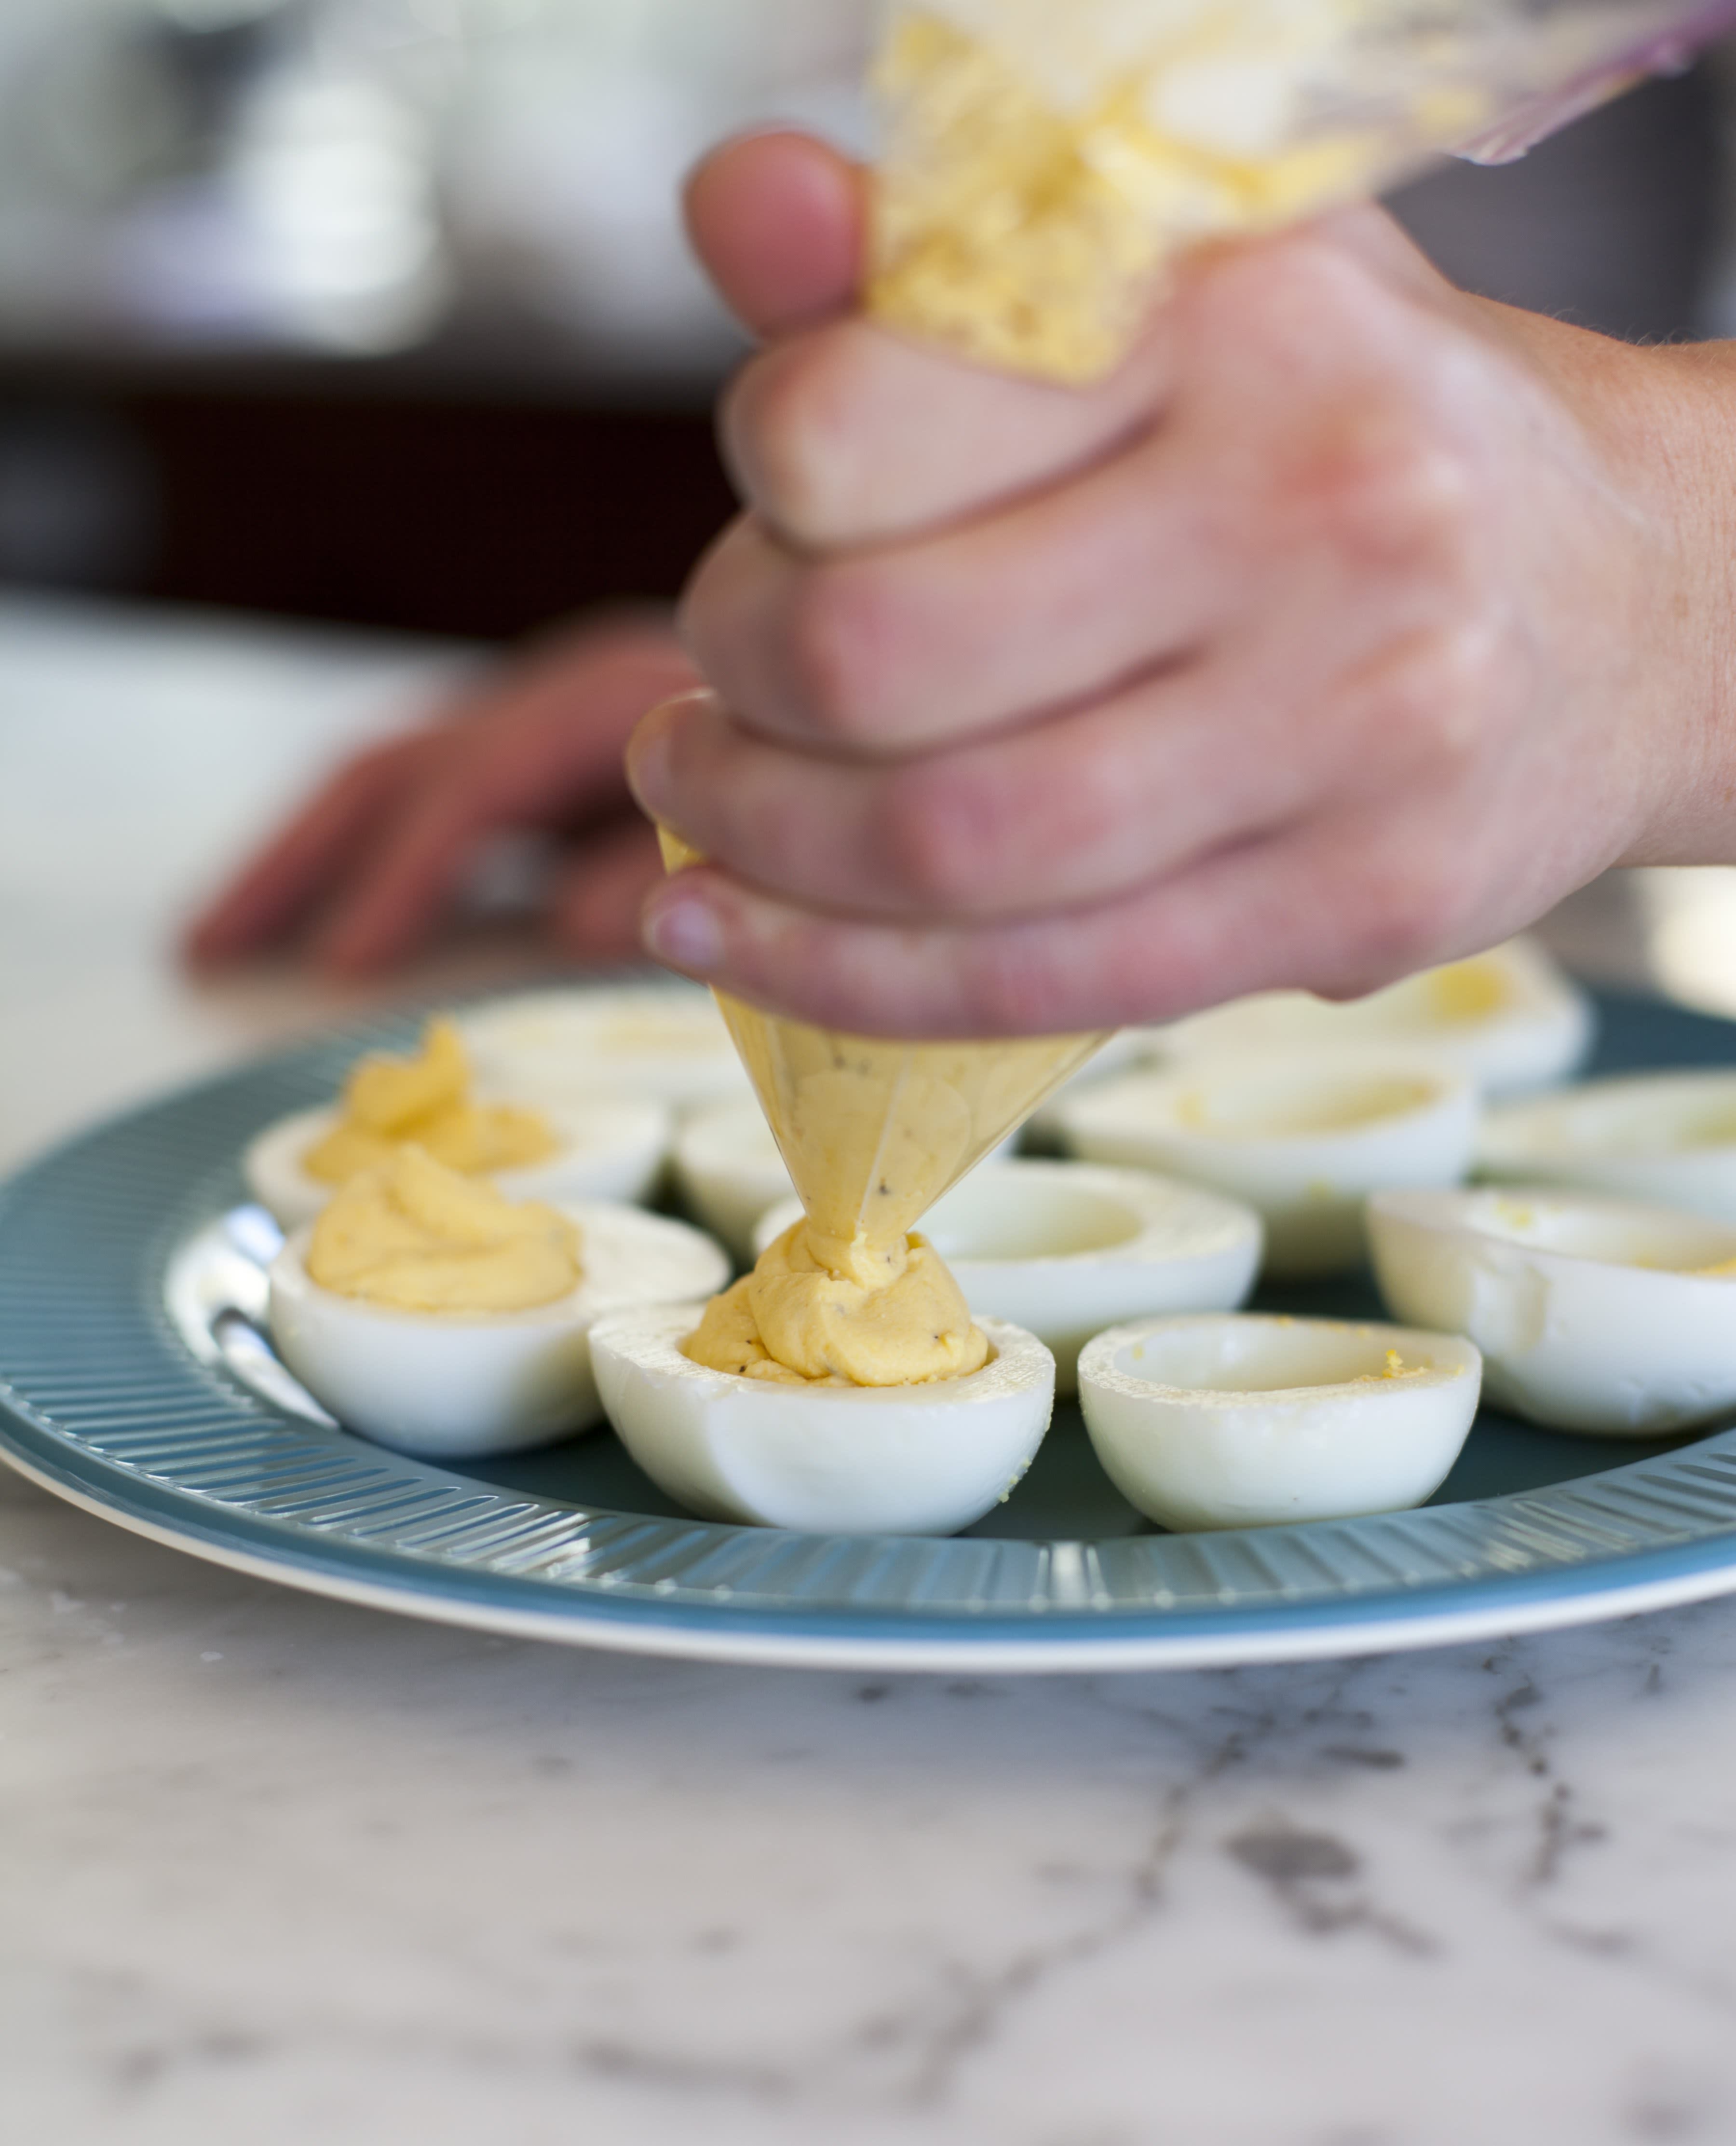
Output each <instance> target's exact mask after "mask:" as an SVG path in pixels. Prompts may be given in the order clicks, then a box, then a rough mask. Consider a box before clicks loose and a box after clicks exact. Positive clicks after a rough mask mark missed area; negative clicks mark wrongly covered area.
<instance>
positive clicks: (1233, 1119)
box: [1059, 1053, 1479, 1275]
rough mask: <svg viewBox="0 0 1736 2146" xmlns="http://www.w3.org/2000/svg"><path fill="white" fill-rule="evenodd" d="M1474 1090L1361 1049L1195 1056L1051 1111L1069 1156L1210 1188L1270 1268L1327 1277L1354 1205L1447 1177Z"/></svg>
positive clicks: (1337, 1266) (1460, 1171)
mask: <svg viewBox="0 0 1736 2146" xmlns="http://www.w3.org/2000/svg"><path fill="white" fill-rule="evenodd" d="M1478 1111H1479V1105H1478V1100H1477V1091H1476V1090H1475V1088H1474V1086H1473V1085H1471V1083H1470V1081H1469V1080H1467V1079H1466V1078H1465V1076H1464V1075H1463V1074H1460V1073H1454V1072H1453V1071H1449V1069H1447V1068H1445V1067H1444V1066H1439V1065H1438V1064H1435V1063H1434V1062H1433V1061H1428V1060H1422V1059H1419V1060H1413V1061H1399V1060H1394V1059H1389V1058H1382V1057H1379V1056H1374V1055H1372V1054H1369V1055H1363V1054H1357V1055H1350V1054H1347V1053H1329V1054H1323V1055H1313V1054H1286V1055H1285V1056H1280V1057H1277V1058H1254V1057H1248V1056H1232V1057H1228V1058H1213V1059H1208V1058H1201V1059H1200V1060H1198V1061H1194V1062H1191V1063H1190V1064H1187V1065H1185V1066H1182V1067H1180V1069H1179V1070H1177V1071H1174V1072H1169V1073H1160V1072H1148V1073H1129V1074H1125V1075H1123V1076H1122V1077H1121V1078H1120V1080H1111V1081H1108V1082H1106V1083H1105V1085H1103V1086H1102V1087H1100V1088H1091V1089H1087V1090H1084V1091H1083V1092H1082V1093H1081V1094H1080V1095H1077V1096H1075V1098H1073V1099H1072V1100H1070V1101H1069V1102H1068V1103H1066V1104H1065V1105H1063V1106H1062V1108H1061V1110H1060V1113H1059V1122H1060V1131H1061V1136H1062V1139H1063V1140H1064V1142H1065V1145H1066V1146H1067V1148H1068V1149H1069V1150H1070V1152H1071V1153H1073V1154H1075V1155H1080V1156H1082V1157H1083V1158H1084V1159H1085V1160H1087V1161H1090V1162H1105V1163H1115V1164H1118V1165H1124V1166H1126V1165H1130V1166H1132V1167H1134V1168H1136V1169H1141V1170H1159V1171H1162V1172H1165V1174H1167V1175H1171V1176H1175V1177H1181V1178H1185V1179H1187V1180H1190V1182H1192V1183H1195V1184H1198V1185H1210V1186H1211V1187H1212V1188H1213V1189H1214V1190H1217V1191H1220V1192H1224V1193H1227V1194H1228V1195H1230V1197H1231V1198H1232V1199H1235V1200H1244V1201H1245V1202H1246V1203H1247V1205H1249V1206H1250V1207H1252V1208H1255V1210H1257V1211H1258V1212H1259V1213H1260V1215H1261V1216H1262V1217H1263V1218H1264V1220H1265V1229H1266V1250H1265V1264H1266V1270H1267V1271H1268V1272H1269V1273H1271V1274H1275V1275H1315V1274H1329V1273H1334V1272H1339V1271H1341V1270H1344V1269H1345V1268H1348V1267H1353V1266H1355V1265H1357V1264H1358V1263H1359V1261H1360V1260H1361V1259H1362V1257H1363V1255H1364V1234H1363V1222H1362V1205H1363V1202H1364V1200H1365V1199H1366V1198H1367V1196H1368V1195H1369V1193H1370V1192H1373V1191H1374V1190H1378V1189H1379V1187H1381V1186H1383V1185H1456V1184H1458V1183H1459V1181H1460V1180H1462V1179H1463V1178H1464V1175H1465V1173H1466V1171H1467V1170H1469V1166H1470V1160H1471V1150H1472V1145H1473V1142H1474V1139H1475V1136H1476V1127H1477V1119H1478Z"/></svg>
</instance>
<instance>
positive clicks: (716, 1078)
mask: <svg viewBox="0 0 1736 2146" xmlns="http://www.w3.org/2000/svg"><path fill="white" fill-rule="evenodd" d="M458 1027H459V1032H460V1033H461V1036H463V1038H464V1045H465V1048H466V1051H468V1052H469V1053H470V1057H471V1064H472V1065H473V1066H475V1067H476V1076H477V1079H478V1081H479V1082H481V1083H483V1084H486V1085H487V1086H489V1087H490V1088H491V1089H492V1090H496V1091H498V1092H499V1093H500V1094H501V1095H510V1096H511V1097H512V1099H513V1100H515V1101H519V1102H525V1103H529V1104H532V1105H545V1104H549V1103H555V1104H560V1103H563V1102H570V1101H571V1100H574V1099H575V1098H577V1097H582V1096H586V1095H591V1094H593V1093H595V1092H596V1091H597V1090H604V1091H606V1092H609V1093H613V1094H622V1095H636V1096H646V1097H651V1098H654V1099H656V1100H659V1101H661V1102H664V1103H667V1104H669V1105H672V1106H673V1107H674V1108H676V1110H691V1109H694V1108H696V1107H697V1106H698V1105H701V1104H704V1103H707V1102H711V1101H716V1100H721V1099H723V1098H725V1097H727V1096H739V1095H746V1094H747V1093H749V1092H751V1091H750V1090H749V1087H748V1081H747V1075H746V1073H745V1072H744V1071H742V1067H741V1060H740V1059H739V1058H738V1057H737V1056H736V1047H735V1046H734V1045H733V1044H732V1043H731V1041H730V1034H729V1031H728V1030H727V1029H726V1027H725V1026H724V1023H723V1016H722V1015H721V1014H720V1013H719V1012H718V1011H717V1006H716V1001H715V1000H714V999H713V998H712V996H711V993H710V992H709V991H701V990H699V989H697V988H696V987H694V986H684V985H680V984H673V983H662V984H656V983H645V984H622V985H616V986H610V987H607V988H603V989H597V988H586V987H583V986H569V987H567V988H565V989H561V990H555V991H523V992H518V993H516V994H514V995H512V996H509V997H506V998H499V999H493V1000H491V1001H488V1002H487V1003H486V1005H483V1006H472V1007H470V1008H469V1009H467V1010H466V1011H464V1012H462V1013H461V1014H460V1015H459V1016H458Z"/></svg>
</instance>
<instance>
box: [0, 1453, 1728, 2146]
mask: <svg viewBox="0 0 1736 2146" xmlns="http://www.w3.org/2000/svg"><path fill="white" fill-rule="evenodd" d="M1733 1761H1736V1605H1732V1604H1714V1605H1707V1606H1705V1607H1704V1608H1700V1609H1694V1610H1689V1611H1684V1612H1678V1613H1672V1614H1668V1615H1664V1616H1659V1617H1654V1618H1650V1619H1639V1620H1634V1621H1630V1622H1628V1623H1624V1624H1614V1625H1610V1626H1607V1627H1604V1628H1600V1629H1593V1630H1589V1631H1585V1632H1581V1633H1569V1634H1555V1635H1550V1636H1548V1637H1544V1638H1537V1639H1526V1640H1524V1641H1522V1642H1517V1643H1514V1644H1512V1645H1509V1646H1504V1647H1497V1648H1493V1649H1491V1648H1489V1647H1482V1648H1472V1649H1453V1650H1447V1651H1444V1652H1441V1653H1439V1654H1416V1655H1409V1656H1403V1657H1394V1658H1389V1659H1374V1660H1369V1661H1360V1662H1345V1663H1334V1664H1311V1665H1307V1666H1303V1667H1295V1668H1287V1669H1264V1670H1263V1669H1247V1670H1239V1671H1221V1672H1209V1673H1197V1674H1182V1675H1171V1676H1159V1675H1135V1676H1127V1677H1104V1678H1098V1679H1078V1680H1074V1679H1027V1680H1020V1679H957V1678H952V1679H928V1678H916V1677H910V1678H903V1677H880V1678H875V1679H863V1678H861V1677H850V1676H828V1675H825V1674H796V1673H791V1672H778V1671H759V1670H751V1669H718V1668H716V1667H705V1666H700V1665H688V1664H671V1663H661V1662H653V1661H641V1660H635V1659H628V1658H624V1657H613V1656H609V1655H604V1654H586V1653H582V1652H568V1651H567V1650H565V1649H551V1648H544V1647H540V1646H537V1645H535V1644H528V1643H526V1644H518V1643H511V1642H504V1641H500V1640H494V1639H486V1638H483V1637H481V1636H477V1635H474V1634H466V1633H461V1632H455V1631H449V1630H446V1629H441V1628H439V1627H436V1626H430V1625H420V1624H412V1623H410V1622H407V1621H404V1620H400V1619H394V1618H390V1617H387V1616H383V1615H380V1614H374V1613H371V1612H367V1611H362V1610H357V1609H349V1608H347V1607H343V1606H340V1605H332V1604H327V1603H322V1602H320V1601H317V1600H312V1599H310V1598H307V1597H302V1596H299V1595H292V1594H288V1593H286V1592H283V1591H282V1590H277V1589H273V1588H271V1587H268V1586H266V1585H262V1584H258V1583H255V1582H253V1581H251V1580H243V1579H241V1578H238V1577H236V1576H234V1575H228V1574H226V1573H223V1572H222V1571H220V1570H217V1569H216V1568H212V1567H209V1566H205V1565H199V1564H197V1563H195V1562H193V1561H192V1560H188V1559H186V1558H183V1557H182V1556H180V1555H177V1554H175V1553H172V1552H170V1551H167V1550H159V1549H157V1547H155V1546H154V1545H149V1544H147V1543H144V1542H141V1541H138V1540H134V1539H132V1538H129V1537H127V1536H125V1535H121V1534H119V1533H117V1531H116V1530H112V1529H111V1528H109V1527H108V1526H107V1525H104V1524H103V1523H101V1522H99V1521H97V1520H92V1519H88V1518H87V1517H86V1516H84V1515H81V1514H78V1513H77V1512H74V1511H72V1510H70V1509H67V1508H65V1507H63V1506H61V1505H58V1504H57V1503H55V1502H53V1501H52V1500H48V1499H47V1498H46V1497H44V1496H42V1495H40V1494H39V1493H37V1491H35V1490H32V1489H31V1488H29V1487H28V1486H27V1485H23V1484H22V1483H18V1482H16V1481H11V1480H8V1481H7V1482H6V1484H5V1485H4V1488H3V1489H0V1874H3V1875H0V1898H3V1899H5V1901H6V1902H7V1912H6V1917H5V1923H4V1927H3V1929H0V2116H4V2117H5V2118H6V2119H7V2124H6V2129H8V2130H14V2127H16V2129H15V2130H14V2135H17V2136H20V2137H29V2138H33V2139H54V2140H56V2141H57V2142H60V2141H64V2142H68V2146H82V2142H84V2141H86V2140H89V2141H92V2142H95V2141H107V2140H108V2139H125V2140H127V2141H132V2140H135V2139H137V2140H139V2141H142V2142H155V2141H156V2140H157V2139H162V2140H165V2141H167V2140H168V2139H171V2138H173V2139H177V2140H182V2141H184V2140H186V2139H188V2138H194V2139H202V2138H204V2137H207V2136H209V2137H212V2138H213V2139H215V2138H216V2137H217V2136H219V2135H235V2136H238V2137H245V2138H247V2139H248V2140H249V2141H250V2142H251V2141H260V2142H265V2146H276V2142H277V2141H278V2140H282V2141H286V2142H287V2141H291V2140H296V2141H302V2140H305V2139H307V2138H309V2137H310V2136H312V2135H313V2134H314V2127H315V2126H316V2125H317V2127H318V2132H319V2135H320V2136H321V2137H322V2139H324V2140H327V2141H332V2142H345V2146H347V2142H349V2141H352V2140H354V2141H357V2142H360V2141H362V2140H373V2139H382V2138H387V2137H391V2138H394V2139H396V2138H398V2137H414V2138H416V2139H419V2140H427V2141H432V2142H445V2141H447V2140H451V2141H453V2142H456V2141H458V2140H460V2139H474V2138H475V2137H476V2136H478V2135H488V2136H496V2137H501V2138H511V2139H514V2140H523V2141H527V2142H540V2141H541V2140H544V2139H546V2140H548V2141H550V2142H553V2141H555V2140H556V2139H561V2140H563V2141H564V2140H567V2139H572V2138H586V2139H589V2138H593V2137H596V2138H601V2137H607V2138H610V2139H620V2140H626V2141H641V2140H642V2141H646V2142H657V2143H658V2146H661V2142H663V2141H665V2140H667V2141H671V2142H674V2141H676V2140H677V2139H681V2140H686V2139H689V2138H691V2137H692V2136H693V2135H695V2133H696V2129H697V2131H698V2132H699V2133H701V2134H703V2136H704V2137H705V2138H706V2139H707V2140H708V2141H716V2142H719V2146H735V2142H736V2141H738V2140H739V2141H741V2142H746V2141H748V2140H754V2141H761V2142H771V2143H772V2146H783V2142H784V2141H786V2140H787V2141H790V2142H792V2146H793V2142H797V2141H801V2142H804V2146H806V2142H807V2141H812V2140H820V2139H825V2140H840V2141H844V2142H856V2141H859V2140H860V2141H878V2140H880V2139H888V2140H900V2141H901V2140H906V2139H908V2140H910V2141H913V2142H917V2146H927V2142H929V2141H934V2142H940V2141H945V2142H948V2146H950V2142H960V2146H977V2142H979V2141H980V2142H984V2146H987V2142H990V2141H996V2142H1005V2146H1148V2142H1149V2146H1158V2142H1168V2141H1170V2140H1172V2139H1185V2140H1186V2141H1188V2142H1190V2146H1191V2142H1193V2141H1196V2140H1197V2141H1200V2142H1202V2146H1269V2142H1270V2146H1293V2142H1294V2146H1436V2142H1440V2146H1448V2142H1451V2146H1459V2142H1463V2141H1465V2140H1469V2139H1499V2140H1506V2139H1514V2140H1516V2141H1517V2140H1521V2139H1524V2140H1555V2139H1559V2140H1562V2141H1568V2140H1572V2141H1574V2142H1576V2146H1578V2143H1579V2142H1583V2143H1584V2146H1601V2142H1604V2141H1610V2142H1616V2141H1627V2140H1647V2139H1687V2140H1692V2139H1708V2140H1714V2139H1724V2138H1728V2137H1729V2136H1730V2135H1731V2134H1732V2131H1733V2129H1736V2061H1733V2059H1732V2056H1731V2049H1732V2041H1733V2036H1732V2029H1733V2026H1736V1974H1733V1970H1732V1957H1731V1947H1730V1944H1729V1935H1728V1930H1729V1921H1730V1914H1729V1909H1730V1905H1731V1903H1732V1900H1733V1899H1736V1812H1733V1809H1732V1804H1731V1799H1730V1796H1729V1790H1728V1788H1727V1785H1726V1784H1727V1781H1728V1779H1729V1776H1730V1774H1731V1772H1732V1769H1733Z"/></svg>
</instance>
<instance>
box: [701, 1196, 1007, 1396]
mask: <svg viewBox="0 0 1736 2146" xmlns="http://www.w3.org/2000/svg"><path fill="white" fill-rule="evenodd" d="M682 1348H683V1352H684V1354H686V1355H687V1356H689V1357H691V1360H693V1362H695V1363H696V1364H703V1365H705V1366H706V1369H707V1370H713V1371H733V1372H734V1373H736V1375H737V1376H738V1377H741V1378H746V1379H765V1380H774V1381H776V1383H777V1384H779V1385H831V1386H920V1385H932V1384H933V1383H934V1382H935V1380H940V1379H963V1378H968V1377H969V1376H970V1374H971V1372H973V1371H980V1370H981V1369H982V1367H983V1365H985V1364H986V1363H987V1362H988V1360H989V1344H988V1340H987V1338H986V1336H985V1335H984V1334H983V1333H982V1332H981V1330H980V1329H979V1328H978V1327H976V1326H975V1325H973V1324H972V1323H971V1319H970V1306H969V1305H967V1304H966V1303H965V1295H964V1291H963V1290H961V1289H960V1287H959V1285H958V1284H957V1282H955V1280H953V1278H952V1275H950V1273H949V1272H948V1270H947V1268H946V1264H945V1261H944V1260H942V1259H941V1258H940V1255H939V1253H938V1252H936V1251H935V1249H934V1247H933V1246H932V1245H930V1244H928V1243H926V1242H925V1240H923V1239H922V1238H920V1237H914V1236H909V1237H907V1236H899V1237H894V1238H891V1239H890V1240H885V1241H883V1242H881V1243H880V1244H870V1242H869V1241H868V1240H866V1238H863V1239H860V1240H857V1241H856V1243H855V1244H853V1245H850V1246H848V1247H846V1248H843V1250H842V1251H840V1250H839V1249H838V1248H836V1247H833V1248H831V1249H830V1251H829V1256H828V1257H827V1258H826V1259H824V1260H822V1259H821V1258H820V1257H819V1256H818V1255H816V1250H815V1248H814V1244H813V1240H812V1238H811V1234H810V1225H808V1224H807V1223H806V1221H802V1222H798V1223H796V1225H794V1227H793V1228H791V1229H789V1230H786V1231H785V1232H784V1234H783V1235H782V1236H781V1237H780V1238H779V1239H778V1240H777V1242H776V1244H775V1245H771V1248H770V1249H769V1250H767V1251H766V1255H765V1256H764V1257H763V1258H762V1259H761V1261H760V1264H759V1265H758V1266H756V1268H755V1269H754V1270H753V1272H752V1273H751V1275H745V1276H744V1277H743V1279H742V1280H740V1281H738V1282H737V1283H736V1285H735V1287H734V1288H733V1289H731V1290H726V1291H725V1293H724V1294H723V1295H721V1296H717V1297H713V1298H712V1300H711V1303H710V1304H709V1305H707V1306H706V1315H705V1317H704V1318H703V1319H702V1320H701V1321H700V1325H699V1328H698V1330H697V1331H696V1333H694V1334H691V1335H689V1336H688V1338H687V1340H686V1342H685V1343H683V1345H682Z"/></svg>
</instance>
